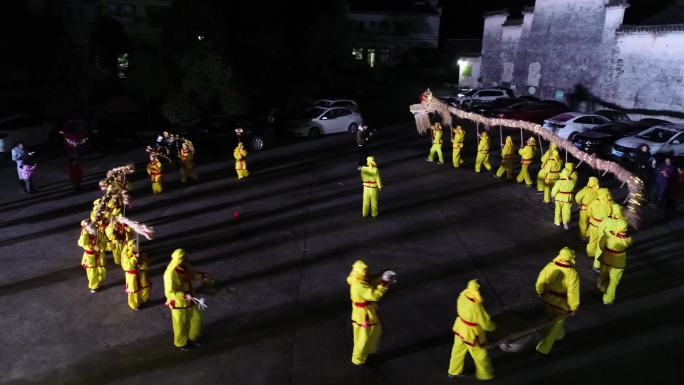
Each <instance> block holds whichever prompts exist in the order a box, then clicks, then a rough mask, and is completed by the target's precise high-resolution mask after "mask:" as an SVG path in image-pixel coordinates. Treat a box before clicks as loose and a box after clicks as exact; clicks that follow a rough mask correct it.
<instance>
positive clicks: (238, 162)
mask: <svg viewBox="0 0 684 385" xmlns="http://www.w3.org/2000/svg"><path fill="white" fill-rule="evenodd" d="M233 158H235V173H236V174H237V177H238V179H242V178H246V177H248V176H249V171H248V170H247V161H246V159H247V149H245V145H244V144H242V142H239V143H238V145H237V147H235V150H233Z"/></svg>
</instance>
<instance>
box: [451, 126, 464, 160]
mask: <svg viewBox="0 0 684 385" xmlns="http://www.w3.org/2000/svg"><path fill="white" fill-rule="evenodd" d="M464 139H465V131H463V129H462V128H461V126H458V127H456V128H455V129H454V138H453V139H451V146H452V148H453V152H452V161H453V163H454V168H459V167H461V165H462V164H463V158H462V157H461V150H462V149H463V140H464Z"/></svg>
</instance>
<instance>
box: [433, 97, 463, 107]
mask: <svg viewBox="0 0 684 385" xmlns="http://www.w3.org/2000/svg"><path fill="white" fill-rule="evenodd" d="M437 98H438V99H440V100H441V101H443V102H444V103H446V104H448V105H450V106H451V107H458V104H459V100H458V97H456V96H438V97H437Z"/></svg>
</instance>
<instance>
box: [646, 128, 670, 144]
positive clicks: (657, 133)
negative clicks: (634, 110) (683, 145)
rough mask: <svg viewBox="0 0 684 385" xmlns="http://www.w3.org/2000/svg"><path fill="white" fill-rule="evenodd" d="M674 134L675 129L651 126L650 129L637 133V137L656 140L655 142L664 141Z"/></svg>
mask: <svg viewBox="0 0 684 385" xmlns="http://www.w3.org/2000/svg"><path fill="white" fill-rule="evenodd" d="M675 134H677V132H676V131H672V130H666V129H664V128H659V127H655V128H651V129H650V130H646V131H644V132H642V133H641V134H639V135H637V138H641V139H646V140H650V141H651V142H656V143H665V142H667V141H668V140H670V138H672V137H673V136H675Z"/></svg>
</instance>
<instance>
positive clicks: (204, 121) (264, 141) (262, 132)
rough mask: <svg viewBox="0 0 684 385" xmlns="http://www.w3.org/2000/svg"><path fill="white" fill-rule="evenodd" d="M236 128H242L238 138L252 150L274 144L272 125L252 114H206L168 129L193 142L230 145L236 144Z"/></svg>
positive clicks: (259, 149)
mask: <svg viewBox="0 0 684 385" xmlns="http://www.w3.org/2000/svg"><path fill="white" fill-rule="evenodd" d="M237 128H241V129H242V134H241V138H240V140H241V141H242V142H243V143H244V144H245V145H246V146H247V148H249V149H250V150H252V151H263V150H265V149H268V148H270V147H272V146H273V145H274V142H275V130H274V129H273V127H272V126H270V125H269V124H267V122H266V121H261V120H260V119H258V118H257V117H254V116H252V115H223V114H216V115H208V116H205V117H203V118H200V119H197V120H195V121H194V122H191V123H190V124H188V125H186V126H185V127H176V128H171V129H170V130H169V131H171V132H172V133H174V134H177V135H180V136H182V137H184V138H187V139H188V140H190V141H192V142H193V143H206V144H209V145H216V144H222V143H225V144H227V146H230V147H232V146H234V145H236V144H237V134H236V133H235V129H237Z"/></svg>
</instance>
